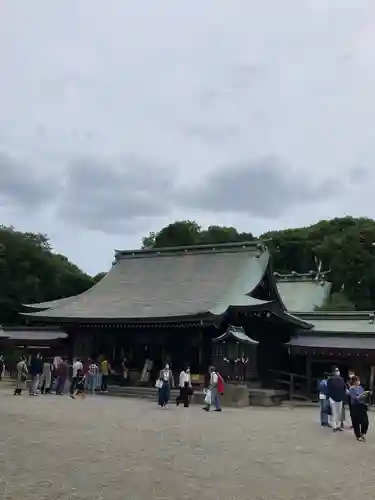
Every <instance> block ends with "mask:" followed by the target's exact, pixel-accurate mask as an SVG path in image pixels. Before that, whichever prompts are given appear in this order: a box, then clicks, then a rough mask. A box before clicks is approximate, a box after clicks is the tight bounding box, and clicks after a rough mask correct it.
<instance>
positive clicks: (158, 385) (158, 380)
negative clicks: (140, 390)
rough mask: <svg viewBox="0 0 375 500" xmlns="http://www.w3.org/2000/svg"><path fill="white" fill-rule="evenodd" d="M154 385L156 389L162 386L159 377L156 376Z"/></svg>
mask: <svg viewBox="0 0 375 500" xmlns="http://www.w3.org/2000/svg"><path fill="white" fill-rule="evenodd" d="M155 387H156V389H161V388H162V387H163V381H162V380H160V378H158V379H157V381H156V382H155Z"/></svg>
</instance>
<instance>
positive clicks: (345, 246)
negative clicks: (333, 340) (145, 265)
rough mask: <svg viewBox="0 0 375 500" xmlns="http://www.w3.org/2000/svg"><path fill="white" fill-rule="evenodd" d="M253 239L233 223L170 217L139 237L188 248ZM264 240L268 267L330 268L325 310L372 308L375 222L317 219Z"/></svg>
mask: <svg viewBox="0 0 375 500" xmlns="http://www.w3.org/2000/svg"><path fill="white" fill-rule="evenodd" d="M252 239H254V237H253V235H252V234H251V233H239V232H238V231H237V230H236V229H235V228H234V227H225V226H209V227H208V228H207V229H205V230H204V229H202V228H201V227H200V226H199V224H197V223H196V222H194V221H176V222H174V223H173V224H170V225H168V226H166V227H164V228H163V229H161V230H160V231H159V232H157V233H150V234H149V235H148V236H146V237H145V238H144V239H143V247H154V248H161V247H168V246H188V245H197V244H202V243H212V244H218V243H232V242H238V241H246V240H247V241H249V240H252ZM258 239H259V240H263V241H266V242H267V246H268V248H269V250H270V251H271V254H272V257H273V264H274V269H275V270H276V271H278V272H280V273H289V272H291V271H296V272H298V273H306V272H309V271H310V270H316V261H317V260H318V261H321V262H322V264H323V270H330V273H329V280H330V281H331V282H332V295H331V297H330V299H329V301H328V302H327V304H326V305H325V306H324V308H325V309H326V310H328V309H338V310H340V309H353V308H355V309H358V310H372V309H374V308H375V221H374V220H372V219H368V218H354V217H342V218H336V219H332V220H322V221H320V222H318V223H317V224H313V225H311V226H307V227H300V228H295V229H286V230H281V231H270V232H267V233H264V234H262V235H260V236H259V238H258Z"/></svg>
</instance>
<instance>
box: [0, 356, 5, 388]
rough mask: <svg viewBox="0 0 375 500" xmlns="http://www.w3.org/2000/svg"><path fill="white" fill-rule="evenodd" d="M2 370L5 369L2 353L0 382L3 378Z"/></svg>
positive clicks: (0, 357) (0, 358)
mask: <svg viewBox="0 0 375 500" xmlns="http://www.w3.org/2000/svg"><path fill="white" fill-rule="evenodd" d="M4 371H5V362H4V354H0V382H1V381H2V379H3V375H4Z"/></svg>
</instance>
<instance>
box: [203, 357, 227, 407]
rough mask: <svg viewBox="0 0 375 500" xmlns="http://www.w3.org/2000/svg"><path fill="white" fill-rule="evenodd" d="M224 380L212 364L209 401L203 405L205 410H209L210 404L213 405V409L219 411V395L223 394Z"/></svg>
mask: <svg viewBox="0 0 375 500" xmlns="http://www.w3.org/2000/svg"><path fill="white" fill-rule="evenodd" d="M224 385H225V384H224V380H223V377H222V376H221V375H220V373H219V372H217V371H216V369H215V367H214V366H211V368H210V384H209V390H210V391H211V403H209V404H207V405H206V406H204V407H203V409H204V410H205V411H210V407H211V404H214V405H215V411H221V405H220V396H222V395H223V394H224Z"/></svg>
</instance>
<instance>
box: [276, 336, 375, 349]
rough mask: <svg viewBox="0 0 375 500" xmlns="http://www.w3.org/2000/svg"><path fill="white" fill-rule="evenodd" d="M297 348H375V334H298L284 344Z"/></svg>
mask: <svg viewBox="0 0 375 500" xmlns="http://www.w3.org/2000/svg"><path fill="white" fill-rule="evenodd" d="M285 345H286V346H287V347H291V348H292V349H293V348H295V349H299V350H314V349H315V350H325V351H326V350H333V349H335V350H354V351H360V350H363V351H368V350H374V349H375V336H372V337H371V336H362V335H336V336H325V335H315V336H313V335H298V336H297V337H295V338H293V339H292V340H290V342H288V343H287V344H285Z"/></svg>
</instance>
